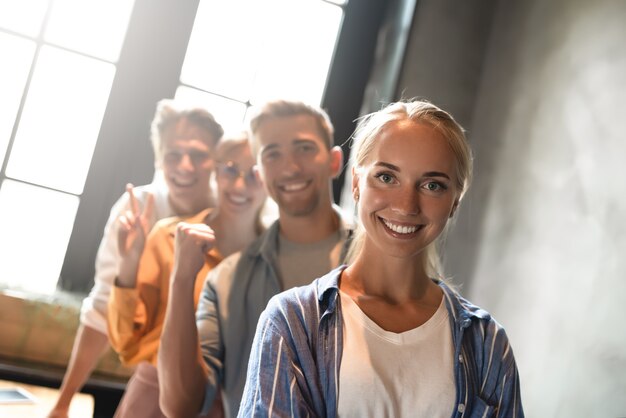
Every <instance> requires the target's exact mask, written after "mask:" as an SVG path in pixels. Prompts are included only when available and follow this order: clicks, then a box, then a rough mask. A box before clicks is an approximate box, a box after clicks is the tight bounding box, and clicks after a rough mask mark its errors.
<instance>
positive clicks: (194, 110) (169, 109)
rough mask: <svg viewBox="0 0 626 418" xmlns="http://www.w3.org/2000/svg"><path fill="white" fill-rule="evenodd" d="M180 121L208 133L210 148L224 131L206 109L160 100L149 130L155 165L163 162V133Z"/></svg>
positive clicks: (169, 100)
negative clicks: (210, 138) (210, 139)
mask: <svg viewBox="0 0 626 418" xmlns="http://www.w3.org/2000/svg"><path fill="white" fill-rule="evenodd" d="M182 119H185V120H186V121H187V122H189V123H190V124H192V125H194V126H197V127H198V128H200V129H203V130H205V131H206V132H207V133H209V134H210V135H211V137H212V138H213V142H212V143H211V144H210V145H211V148H214V147H215V146H216V145H217V143H218V142H219V140H220V139H221V138H222V135H224V129H223V128H222V126H221V125H220V124H219V123H217V121H216V120H215V118H214V117H213V115H212V114H211V113H210V112H209V111H208V110H207V109H205V108H203V107H198V106H185V105H184V104H183V103H181V102H177V101H175V100H171V99H163V100H160V101H159V102H158V103H157V109H156V113H155V115H154V119H153V120H152V126H151V128H150V141H151V142H152V148H153V150H154V161H155V162H156V164H157V165H160V163H161V162H162V160H163V145H164V144H163V135H164V133H165V131H166V130H167V129H168V128H169V127H171V126H174V125H176V124H177V123H178V122H179V121H180V120H182Z"/></svg>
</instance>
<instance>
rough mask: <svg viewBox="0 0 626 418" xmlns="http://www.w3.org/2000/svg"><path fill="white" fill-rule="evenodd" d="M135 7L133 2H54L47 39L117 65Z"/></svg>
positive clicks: (103, 0) (100, 0)
mask: <svg viewBox="0 0 626 418" xmlns="http://www.w3.org/2000/svg"><path fill="white" fill-rule="evenodd" d="M133 4H134V1H132V0H90V1H86V0H55V1H54V3H53V6H52V12H51V14H50V20H49V21H48V24H47V27H46V33H45V36H44V37H45V40H46V41H48V42H52V43H54V44H57V45H60V46H63V47H65V48H69V49H73V50H76V51H80V52H83V53H85V54H89V55H93V56H95V57H99V58H102V59H105V60H108V61H111V62H115V61H117V59H118V57H119V54H120V49H121V47H122V42H123V41H124V36H125V35H126V27H127V26H128V20H129V19H130V13H131V11H132V8H133Z"/></svg>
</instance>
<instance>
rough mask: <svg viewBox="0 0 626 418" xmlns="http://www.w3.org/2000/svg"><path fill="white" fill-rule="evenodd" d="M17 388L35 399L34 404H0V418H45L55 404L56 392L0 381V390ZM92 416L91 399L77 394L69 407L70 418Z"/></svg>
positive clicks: (39, 387)
mask: <svg viewBox="0 0 626 418" xmlns="http://www.w3.org/2000/svg"><path fill="white" fill-rule="evenodd" d="M15 387H19V388H22V389H24V390H26V391H28V392H29V393H30V394H31V395H33V396H34V397H35V398H36V402H35V403H30V404H23V403H16V404H0V417H2V418H45V417H46V416H47V414H48V412H50V409H51V408H52V406H53V405H54V403H55V402H56V399H57V396H58V392H59V391H58V390H57V389H52V388H47V387H43V386H34V385H26V384H23V383H17V382H11V381H8V380H0V388H15ZM91 416H93V397H92V396H91V395H87V394H84V393H78V394H76V395H75V396H74V399H73V400H72V405H71V406H70V412H69V417H70V418H89V417H91Z"/></svg>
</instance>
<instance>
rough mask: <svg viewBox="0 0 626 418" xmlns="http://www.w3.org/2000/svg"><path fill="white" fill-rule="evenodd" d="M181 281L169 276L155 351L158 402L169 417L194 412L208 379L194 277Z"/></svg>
mask: <svg viewBox="0 0 626 418" xmlns="http://www.w3.org/2000/svg"><path fill="white" fill-rule="evenodd" d="M173 279H174V278H173ZM180 282H181V283H180V284H179V282H177V281H176V280H172V283H173V284H172V286H171V288H170V295H169V301H168V307H167V313H166V315H165V323H164V325H163V333H162V334H161V344H160V347H159V354H158V367H157V370H158V373H159V388H160V397H159V402H160V406H161V409H162V410H163V412H164V413H165V415H166V416H168V417H186V416H196V415H197V414H198V413H199V412H200V409H201V407H202V402H203V400H204V390H205V386H206V384H207V381H208V377H207V375H206V372H205V369H204V367H203V365H202V363H201V362H202V358H201V355H200V349H199V343H198V331H197V328H196V321H195V310H194V303H193V291H194V289H193V285H194V281H193V280H186V281H180Z"/></svg>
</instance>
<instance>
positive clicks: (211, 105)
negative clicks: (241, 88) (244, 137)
mask: <svg viewBox="0 0 626 418" xmlns="http://www.w3.org/2000/svg"><path fill="white" fill-rule="evenodd" d="M176 100H182V101H185V102H188V103H191V104H197V105H199V106H204V107H206V108H207V109H208V110H209V112H211V114H212V115H213V116H214V117H215V120H217V122H218V123H219V124H220V125H222V128H224V130H226V131H230V130H240V129H242V123H243V118H244V115H245V114H246V105H245V104H243V103H240V102H237V101H234V100H229V99H225V98H223V97H220V96H216V95H214V94H209V93H205V92H203V91H201V90H197V89H193V88H190V87H186V86H179V87H178V89H177V90H176Z"/></svg>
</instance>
